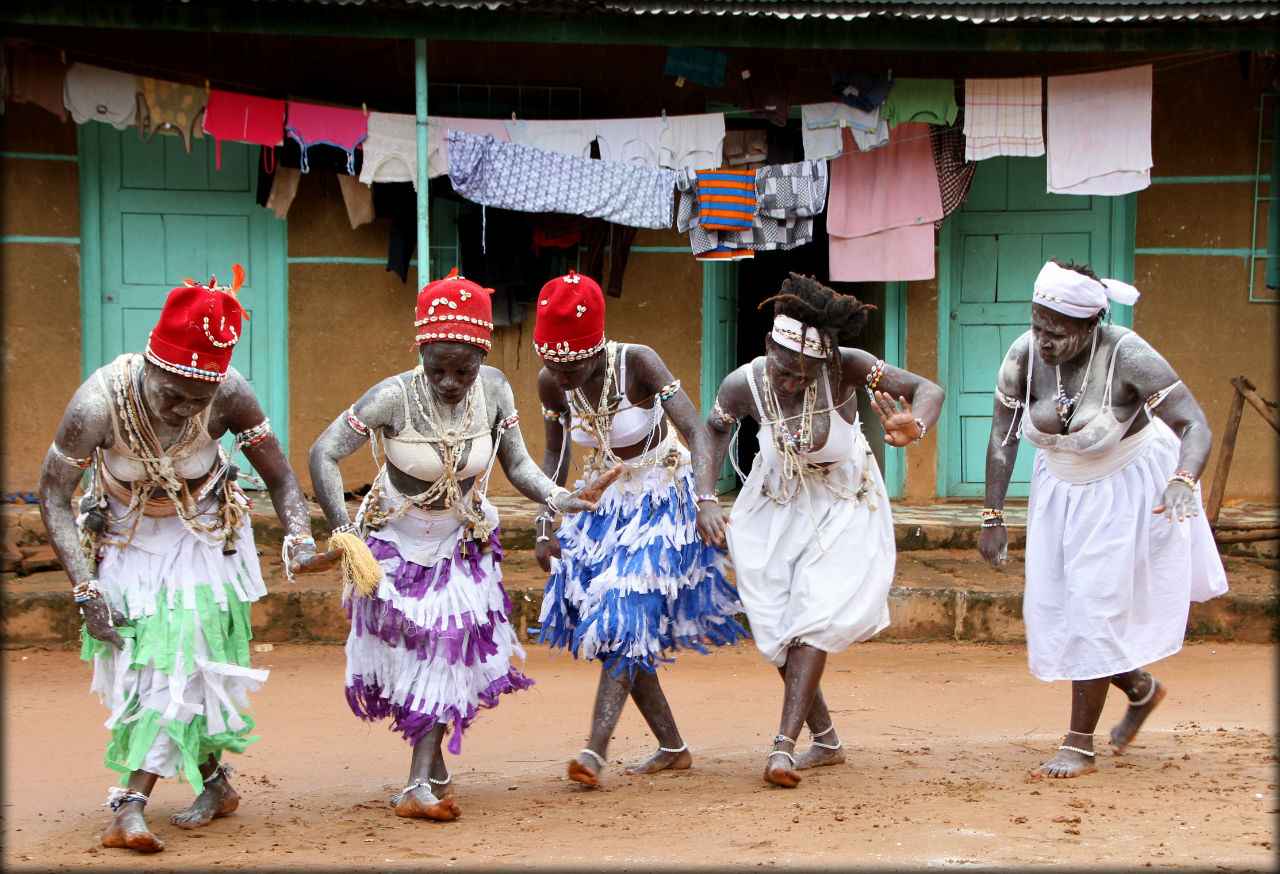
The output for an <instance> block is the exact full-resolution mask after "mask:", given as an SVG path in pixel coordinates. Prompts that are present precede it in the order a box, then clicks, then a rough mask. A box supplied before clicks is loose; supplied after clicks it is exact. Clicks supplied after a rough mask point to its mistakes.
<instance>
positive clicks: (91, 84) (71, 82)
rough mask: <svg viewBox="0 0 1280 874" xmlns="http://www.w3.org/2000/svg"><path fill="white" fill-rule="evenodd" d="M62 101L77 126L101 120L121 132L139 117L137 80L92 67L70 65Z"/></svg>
mask: <svg viewBox="0 0 1280 874" xmlns="http://www.w3.org/2000/svg"><path fill="white" fill-rule="evenodd" d="M62 102H63V105H64V106H66V108H67V111H68V112H70V113H71V117H72V119H74V120H75V122H76V124H84V123H85V122H86V121H101V122H105V123H107V124H109V125H111V126H112V127H113V128H115V129H116V130H124V129H125V128H127V127H128V126H129V125H131V124H133V123H134V121H135V120H136V119H137V117H138V77H137V76H133V75H130V74H129V73H120V72H117V71H115V70H105V69H103V68H102V67H95V66H93V65H92V64H72V65H71V69H69V70H67V78H66V80H65V81H64V82H63V83H62Z"/></svg>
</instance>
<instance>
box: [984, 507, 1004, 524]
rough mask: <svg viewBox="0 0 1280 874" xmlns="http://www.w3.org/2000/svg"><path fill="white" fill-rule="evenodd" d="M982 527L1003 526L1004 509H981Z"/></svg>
mask: <svg viewBox="0 0 1280 874" xmlns="http://www.w3.org/2000/svg"><path fill="white" fill-rule="evenodd" d="M982 527H983V528H1003V527H1005V526H1004V510H998V509H996V508H994V507H986V508H984V509H983V511H982Z"/></svg>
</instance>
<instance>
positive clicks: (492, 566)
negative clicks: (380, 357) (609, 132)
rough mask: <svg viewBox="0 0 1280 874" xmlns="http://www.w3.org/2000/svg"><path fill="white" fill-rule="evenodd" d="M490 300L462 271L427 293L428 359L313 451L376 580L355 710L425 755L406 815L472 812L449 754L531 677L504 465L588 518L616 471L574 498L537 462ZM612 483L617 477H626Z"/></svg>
mask: <svg viewBox="0 0 1280 874" xmlns="http://www.w3.org/2000/svg"><path fill="white" fill-rule="evenodd" d="M492 293H493V292H492V290H491V289H487V288H482V287H480V286H479V285H477V284H476V283H474V282H471V281H470V280H468V279H465V278H463V277H461V276H459V275H458V271H457V270H454V271H452V272H451V273H450V274H449V276H447V277H446V278H444V279H440V280H437V281H435V282H432V283H429V284H427V285H425V286H424V287H423V288H422V291H420V292H419V293H418V302H417V319H416V321H415V322H414V326H415V327H416V328H417V335H416V337H415V338H414V342H415V344H417V346H418V352H419V356H420V358H421V360H420V363H419V364H418V366H417V367H415V368H414V369H413V370H410V371H407V372H405V373H399V374H396V375H395V376H391V377H388V378H387V379H384V380H382V382H380V383H378V384H377V385H375V386H374V387H373V388H371V389H369V390H368V391H367V392H365V393H364V395H363V396H361V398H360V399H359V400H358V401H356V402H355V403H354V404H353V405H352V406H351V407H350V408H348V409H347V410H346V412H344V413H342V414H341V415H340V416H338V417H337V418H336V419H335V420H334V421H333V423H332V424H331V425H329V427H328V428H327V429H325V431H324V433H323V434H321V435H320V437H319V439H317V440H316V442H315V445H314V446H312V447H311V481H312V484H313V486H314V487H315V490H316V499H317V500H318V501H319V502H320V506H321V507H323V508H324V512H325V516H326V517H327V518H328V520H329V524H330V525H331V526H332V528H333V531H334V532H335V533H340V532H358V534H359V535H360V536H361V537H363V538H364V541H365V543H366V544H367V545H368V548H369V549H370V550H371V551H372V553H373V558H374V559H376V560H377V563H378V565H379V567H380V573H379V574H378V575H377V579H376V580H375V581H374V582H373V585H372V588H371V590H370V591H367V592H362V591H360V590H359V589H358V588H356V587H348V590H347V592H346V594H345V598H344V601H345V606H346V609H347V614H348V615H349V616H350V617H351V633H350V635H349V637H348V638H347V677H346V687H347V702H348V704H350V706H351V709H352V711H354V712H355V714H356V715H357V716H359V717H361V718H362V719H367V720H371V721H372V720H379V719H383V718H386V717H390V718H391V720H392V722H391V728H392V730H393V731H396V732H399V733H400V734H402V735H403V736H404V738H405V739H406V740H407V741H408V742H409V744H410V745H411V746H412V747H413V755H412V758H411V761H410V765H409V779H408V782H407V784H406V785H405V787H404V790H403V791H402V792H400V793H399V794H398V795H396V796H395V797H394V798H393V799H392V804H393V806H394V808H395V811H396V813H397V814H399V815H400V816H407V817H420V818H425V819H434V820H453V819H457V818H458V816H459V815H460V812H461V811H460V809H459V807H458V804H457V802H456V801H455V798H454V789H453V783H452V780H451V779H450V777H449V771H448V769H447V767H446V766H445V763H444V758H443V755H442V752H441V744H442V742H443V740H444V735H445V733H446V732H447V731H449V730H450V729H451V730H452V732H453V736H452V738H451V740H450V742H449V751H450V752H451V753H453V754H455V755H457V754H458V753H460V752H461V751H462V733H463V732H464V731H465V730H466V728H467V727H468V726H469V725H470V724H471V722H472V720H474V719H475V717H476V713H477V712H478V710H479V708H481V707H495V706H497V703H498V696H499V695H502V694H504V693H507V692H515V691H517V690H519V689H525V688H528V687H529V686H531V685H532V684H533V681H532V680H530V679H528V678H527V677H525V676H524V674H523V673H521V671H520V670H519V669H518V668H516V667H514V666H513V665H512V664H511V659H512V657H515V656H518V657H520V658H523V657H524V650H523V648H522V647H521V646H520V643H519V641H518V640H517V639H516V634H515V631H514V630H513V629H512V628H511V626H510V624H508V622H507V615H508V613H509V611H510V609H511V602H510V600H509V599H508V598H507V593H506V590H505V589H503V587H502V571H501V568H500V567H499V561H500V560H501V558H502V547H501V544H500V542H499V540H498V515H497V511H496V510H494V508H493V505H492V504H491V503H490V502H489V501H488V500H487V499H486V497H485V493H486V491H487V489H488V486H489V475H490V473H491V472H492V470H493V465H494V462H495V461H497V462H498V463H499V464H501V465H502V470H503V472H504V473H505V474H506V475H507V479H508V480H510V481H511V484H512V485H514V486H515V487H516V489H518V490H519V491H520V492H521V493H522V494H524V495H525V496H527V497H529V498H530V499H532V500H534V501H539V502H544V501H545V502H548V503H551V504H553V505H554V506H556V507H557V509H559V510H561V511H562V512H565V513H574V512H578V511H580V510H585V509H591V508H593V507H594V506H595V504H594V503H593V502H594V501H595V499H596V497H598V496H599V493H600V492H601V491H602V490H603V489H604V487H605V486H606V485H608V483H609V482H610V481H611V478H610V477H608V476H606V477H603V478H602V479H601V480H599V481H597V482H595V483H592V485H591V487H589V488H587V489H583V490H580V491H579V492H578V493H576V494H571V493H570V492H569V490H568V489H565V488H561V487H559V486H557V484H556V483H554V482H552V481H551V480H550V479H548V478H547V477H546V476H545V475H544V474H543V473H542V471H541V470H540V469H539V468H538V466H537V465H536V464H534V462H533V460H532V459H531V458H530V457H529V454H528V451H527V450H526V449H525V445H524V439H523V438H522V437H521V435H520V428H519V425H518V424H517V422H518V421H519V417H518V416H517V415H516V409H515V398H514V396H513V395H512V393H511V386H510V385H509V384H508V383H507V379H506V377H505V376H503V375H502V372H501V371H499V370H497V369H496V368H493V367H486V366H485V365H484V359H485V356H486V355H487V354H488V352H489V349H490V347H491V345H492V341H491V339H490V335H491V334H492V332H493V309H492V303H491V301H490V295H491V294H492ZM365 442H370V444H371V448H372V449H373V451H374V459H375V461H377V460H378V458H377V450H378V447H379V446H381V448H382V451H383V453H384V459H383V460H382V463H381V466H380V469H379V471H378V475H377V477H376V478H375V479H374V482H373V486H372V488H371V489H370V490H369V493H368V494H367V495H366V496H365V499H364V502H363V503H362V504H361V506H360V510H359V512H358V513H357V514H356V520H355V522H352V521H351V519H350V517H349V516H348V514H347V506H346V503H345V501H344V500H343V487H342V475H341V473H340V471H339V469H338V462H339V461H340V460H341V459H343V458H345V457H346V456H348V455H350V454H351V453H353V452H355V451H356V450H357V449H359V448H360V446H362V445H363V444H364V443H365ZM615 475H616V474H615Z"/></svg>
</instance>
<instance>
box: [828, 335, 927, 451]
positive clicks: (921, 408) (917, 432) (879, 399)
mask: <svg viewBox="0 0 1280 874" xmlns="http://www.w3.org/2000/svg"><path fill="white" fill-rule="evenodd" d="M840 360H841V364H842V365H843V367H844V370H843V371H842V375H843V377H844V380H845V382H846V383H851V384H852V385H853V386H854V389H853V390H854V391H855V392H856V391H857V390H858V389H859V388H862V387H863V386H868V387H870V388H871V389H872V390H873V395H872V396H873V399H874V403H872V405H871V409H872V411H873V412H874V413H875V414H876V417H877V418H878V419H879V420H880V422H881V424H882V425H884V442H886V443H888V444H889V445H890V446H906V445H907V444H908V443H911V442H913V441H917V440H919V439H920V438H921V437H923V436H924V433H925V432H926V431H930V430H932V429H933V427H934V425H936V424H937V422H938V419H939V417H940V416H941V415H942V402H943V400H945V399H946V396H947V393H946V392H945V391H944V390H943V388H942V386H940V385H938V384H937V383H936V382H933V381H932V380H928V379H925V378H924V377H923V376H920V375H918V374H915V373H912V372H911V371H909V370H903V369H902V368H901V367H895V366H894V365H892V364H886V363H884V362H882V361H878V360H877V359H876V357H875V356H874V355H872V354H871V353H870V352H866V351H864V350H862V349H851V348H846V347H841V349H840ZM868 376H870V380H868Z"/></svg>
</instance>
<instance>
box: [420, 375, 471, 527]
mask: <svg viewBox="0 0 1280 874" xmlns="http://www.w3.org/2000/svg"><path fill="white" fill-rule="evenodd" d="M410 390H411V391H412V392H413V400H414V403H415V404H417V407H418V412H419V413H421V414H422V420H423V422H424V423H425V425H426V427H427V429H428V433H426V434H423V439H424V440H425V441H426V442H427V443H430V444H431V445H433V446H435V447H436V451H437V452H438V453H439V455H440V465H441V467H442V468H443V469H444V472H443V473H442V474H441V476H440V478H439V479H438V480H436V481H435V482H434V483H432V484H431V486H430V487H429V488H427V490H426V491H425V492H423V493H421V494H419V495H414V496H413V500H414V502H416V503H421V504H428V503H435V502H437V501H440V502H443V503H445V504H464V502H460V501H459V498H461V497H462V484H461V482H459V480H458V468H459V467H460V466H461V463H462V453H463V450H464V449H465V448H466V447H467V445H468V444H469V443H470V442H471V441H472V440H473V439H475V438H476V437H479V436H480V433H484V432H480V433H476V434H473V433H471V430H472V428H473V426H474V425H475V420H476V401H477V399H478V394H479V392H480V391H481V388H480V380H479V378H478V377H477V378H476V380H475V382H473V383H472V384H471V389H470V390H469V391H468V392H467V396H466V398H464V399H463V401H462V410H461V412H459V413H458V414H457V416H456V417H454V416H451V417H450V418H451V419H453V420H454V421H452V422H446V420H445V417H444V416H443V415H442V414H441V412H440V409H439V408H438V407H437V406H436V403H435V400H434V399H433V396H434V394H435V390H434V389H433V388H432V387H431V386H430V384H428V382H427V376H426V373H425V372H424V371H423V369H422V367H421V366H419V367H416V368H414V371H413V377H412V379H411V381H410ZM424 402H425V403H424ZM406 424H408V423H406ZM451 425H452V427H450V426H451ZM467 509H468V508H466V507H465V506H464V509H463V515H465V516H466V517H467V518H468V519H469V520H471V521H475V520H474V519H472V514H470V513H468V512H467ZM481 518H483V517H481Z"/></svg>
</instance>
